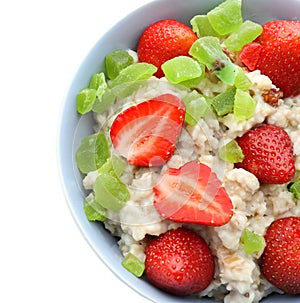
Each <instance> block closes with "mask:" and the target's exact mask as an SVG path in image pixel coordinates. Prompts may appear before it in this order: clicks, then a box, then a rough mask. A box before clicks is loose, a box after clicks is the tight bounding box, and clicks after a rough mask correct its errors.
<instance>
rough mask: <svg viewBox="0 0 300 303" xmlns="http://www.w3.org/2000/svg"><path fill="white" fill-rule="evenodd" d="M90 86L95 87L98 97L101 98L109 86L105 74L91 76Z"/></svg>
mask: <svg viewBox="0 0 300 303" xmlns="http://www.w3.org/2000/svg"><path fill="white" fill-rule="evenodd" d="M89 88H92V89H95V90H96V96H97V98H101V97H102V95H103V94H104V93H105V90H106V88H107V83H106V80H105V74H104V73H99V74H94V75H93V76H92V78H91V81H90V84H89Z"/></svg>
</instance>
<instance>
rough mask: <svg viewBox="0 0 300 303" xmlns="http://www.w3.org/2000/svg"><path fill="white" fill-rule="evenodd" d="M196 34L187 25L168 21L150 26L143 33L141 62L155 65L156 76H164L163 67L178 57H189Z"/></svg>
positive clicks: (140, 49)
mask: <svg viewBox="0 0 300 303" xmlns="http://www.w3.org/2000/svg"><path fill="white" fill-rule="evenodd" d="M196 40H197V36H196V34H195V33H194V32H193V31H192V29H191V28H190V27H188V26H187V25H185V24H183V23H181V22H179V21H177V20H174V19H166V20H160V21H157V22H155V23H153V24H151V25H149V26H148V27H147V28H146V29H145V31H144V32H143V33H142V35H141V37H140V39H139V42H138V47H137V53H138V57H139V61H141V62H147V63H151V64H153V65H155V66H156V67H157V68H158V70H157V72H156V73H155V76H157V77H159V78H160V77H162V76H163V75H164V73H163V71H162V69H161V65H162V64H163V63H164V62H166V61H167V60H170V59H172V58H174V57H177V56H188V55H189V50H190V48H191V46H192V44H193V43H194V42H195V41H196Z"/></svg>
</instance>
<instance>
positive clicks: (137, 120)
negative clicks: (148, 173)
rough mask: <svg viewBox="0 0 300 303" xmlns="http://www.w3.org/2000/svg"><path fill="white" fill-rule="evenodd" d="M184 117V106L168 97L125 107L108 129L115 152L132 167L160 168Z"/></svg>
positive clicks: (170, 95)
mask: <svg viewBox="0 0 300 303" xmlns="http://www.w3.org/2000/svg"><path fill="white" fill-rule="evenodd" d="M184 115H185V105H184V103H183V102H182V101H181V100H180V99H179V98H178V97H176V96H174V95H172V94H164V95H160V96H158V97H156V98H154V99H151V100H148V101H145V102H142V103H139V104H138V105H135V106H132V107H129V108H128V109H126V110H124V111H123V112H121V113H120V114H119V115H118V116H117V117H116V118H115V120H114V121H113V124H112V126H111V130H110V137H111V140H112V143H113V146H114V148H115V151H116V152H117V153H118V154H119V155H121V156H124V157H125V158H126V159H127V161H128V162H129V163H131V164H133V165H138V166H161V165H163V164H164V163H165V162H167V161H168V160H169V159H170V158H171V156H172V154H173V153H174V150H175V145H176V142H177V138H178V136H179V135H180V133H181V129H182V126H183V122H184Z"/></svg>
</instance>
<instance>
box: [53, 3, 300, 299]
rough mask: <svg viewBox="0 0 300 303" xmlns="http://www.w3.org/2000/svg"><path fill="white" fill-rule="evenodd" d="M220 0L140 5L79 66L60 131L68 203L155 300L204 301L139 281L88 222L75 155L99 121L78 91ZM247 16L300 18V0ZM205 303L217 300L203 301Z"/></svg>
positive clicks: (118, 270) (131, 281)
mask: <svg viewBox="0 0 300 303" xmlns="http://www.w3.org/2000/svg"><path fill="white" fill-rule="evenodd" d="M220 2H222V1H220V0H186V1H183V0H157V1H153V2H150V3H149V4H147V5H145V6H143V7H141V8H139V9H137V10H136V11H134V12H132V13H131V14H130V15H128V16H127V17H125V18H124V19H123V20H121V21H120V22H118V23H117V24H116V25H115V26H114V27H113V28H112V29H111V30H110V31H109V32H107V34H105V35H104V36H103V37H101V38H100V39H99V41H98V42H97V44H96V45H95V46H94V47H93V49H92V50H91V51H90V53H89V54H88V55H87V57H86V58H85V60H84V62H83V63H82V64H81V66H80V68H79V69H78V71H77V73H76V75H75V77H74V80H73V82H72V84H71V86H70V89H69V92H68V94H67V98H66V100H65V104H64V107H63V111H62V115H61V121H60V133H59V142H58V144H59V146H58V153H59V164H60V172H61V176H62V180H63V186H64V190H65V194H66V199H67V203H68V205H69V208H70V210H71V213H72V215H73V217H74V219H75V221H76V223H77V224H78V227H79V229H80V230H81V232H82V234H83V235H84V237H85V238H86V240H87V242H88V243H89V244H90V245H91V247H92V248H93V249H94V251H95V253H96V254H97V255H98V256H99V257H100V259H101V260H102V261H103V262H104V263H105V264H106V265H107V266H108V267H109V268H110V269H111V270H112V271H113V272H114V273H115V274H116V276H117V277H119V278H120V279H121V280H122V281H124V282H125V283H126V284H127V285H128V286H130V287H132V288H133V289H134V290H136V291H137V292H138V293H140V294H141V295H142V296H144V297H146V298H147V299H149V300H151V301H153V302H157V303H160V302H173V303H174V302H181V303H183V302H184V303H187V302H189V303H190V302H199V299H195V298H193V297H187V298H176V297H173V296H171V295H168V294H166V293H164V292H162V291H160V290H158V289H157V288H155V287H153V286H152V285H150V284H149V283H148V282H147V281H146V280H144V279H137V278H135V277H134V276H133V275H132V274H130V273H129V272H127V271H126V270H125V269H124V268H123V267H122V266H121V261H122V256H121V253H120V251H119V248H118V246H117V244H116V240H115V239H114V238H113V237H112V236H111V235H110V234H109V232H107V231H106V230H105V229H104V228H103V227H102V225H101V224H95V223H90V222H88V221H87V219H86V217H85V214H84V212H83V199H84V196H85V193H84V190H83V188H82V185H81V176H80V174H79V172H78V169H77V167H76V162H75V159H74V155H75V151H76V149H77V147H78V146H79V143H80V141H81V139H82V138H83V137H85V136H87V135H88V134H91V133H92V126H93V124H94V122H93V119H92V116H91V115H84V116H83V117H81V116H80V115H78V114H77V112H76V95H77V93H78V92H79V90H80V89H82V88H83V87H86V86H87V85H88V83H89V80H90V77H91V75H92V74H93V73H96V72H99V70H101V69H103V67H104V65H103V60H104V57H105V55H106V54H107V53H109V52H111V51H113V50H115V49H128V48H131V49H135V48H136V45H137V39H138V37H139V36H140V34H141V32H142V31H143V29H144V28H145V27H146V26H147V25H149V24H151V23H153V22H154V21H157V20H160V19H165V18H174V19H177V20H180V21H182V22H185V23H188V22H189V20H190V19H191V17H193V16H194V15H196V14H202V13H206V12H207V11H209V10H210V9H212V8H213V7H215V6H216V5H218V4H219V3H220ZM243 16H244V18H247V19H248V18H249V19H251V20H253V21H256V22H260V23H264V22H266V21H269V20H274V19H300V0H285V1H282V0H243ZM299 301H300V297H299V296H297V297H296V296H291V297H290V296H286V295H284V296H283V295H281V296H280V295H272V296H271V297H268V298H267V299H265V300H263V302H264V303H268V302H282V303H283V302H289V303H296V302H299ZM201 302H202V303H213V302H214V301H212V300H208V299H205V298H203V299H201Z"/></svg>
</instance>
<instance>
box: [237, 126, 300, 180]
mask: <svg viewBox="0 0 300 303" xmlns="http://www.w3.org/2000/svg"><path fill="white" fill-rule="evenodd" d="M237 142H238V144H239V146H240V147H241V149H242V151H243V154H244V159H243V161H242V162H240V163H236V167H239V168H244V169H246V170H248V171H249V172H251V173H252V174H254V175H255V176H256V177H257V178H258V179H259V181H261V182H262V183H270V184H283V183H286V182H289V181H290V180H291V179H292V178H293V176H294V174H295V160H294V157H293V144H292V141H291V139H290V136H289V135H288V134H287V132H286V131H284V130H283V129H281V128H280V127H278V126H275V125H269V124H265V125H261V126H258V127H256V128H254V129H251V130H249V131H248V132H246V133H245V134H244V135H243V136H242V137H241V138H237Z"/></svg>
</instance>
